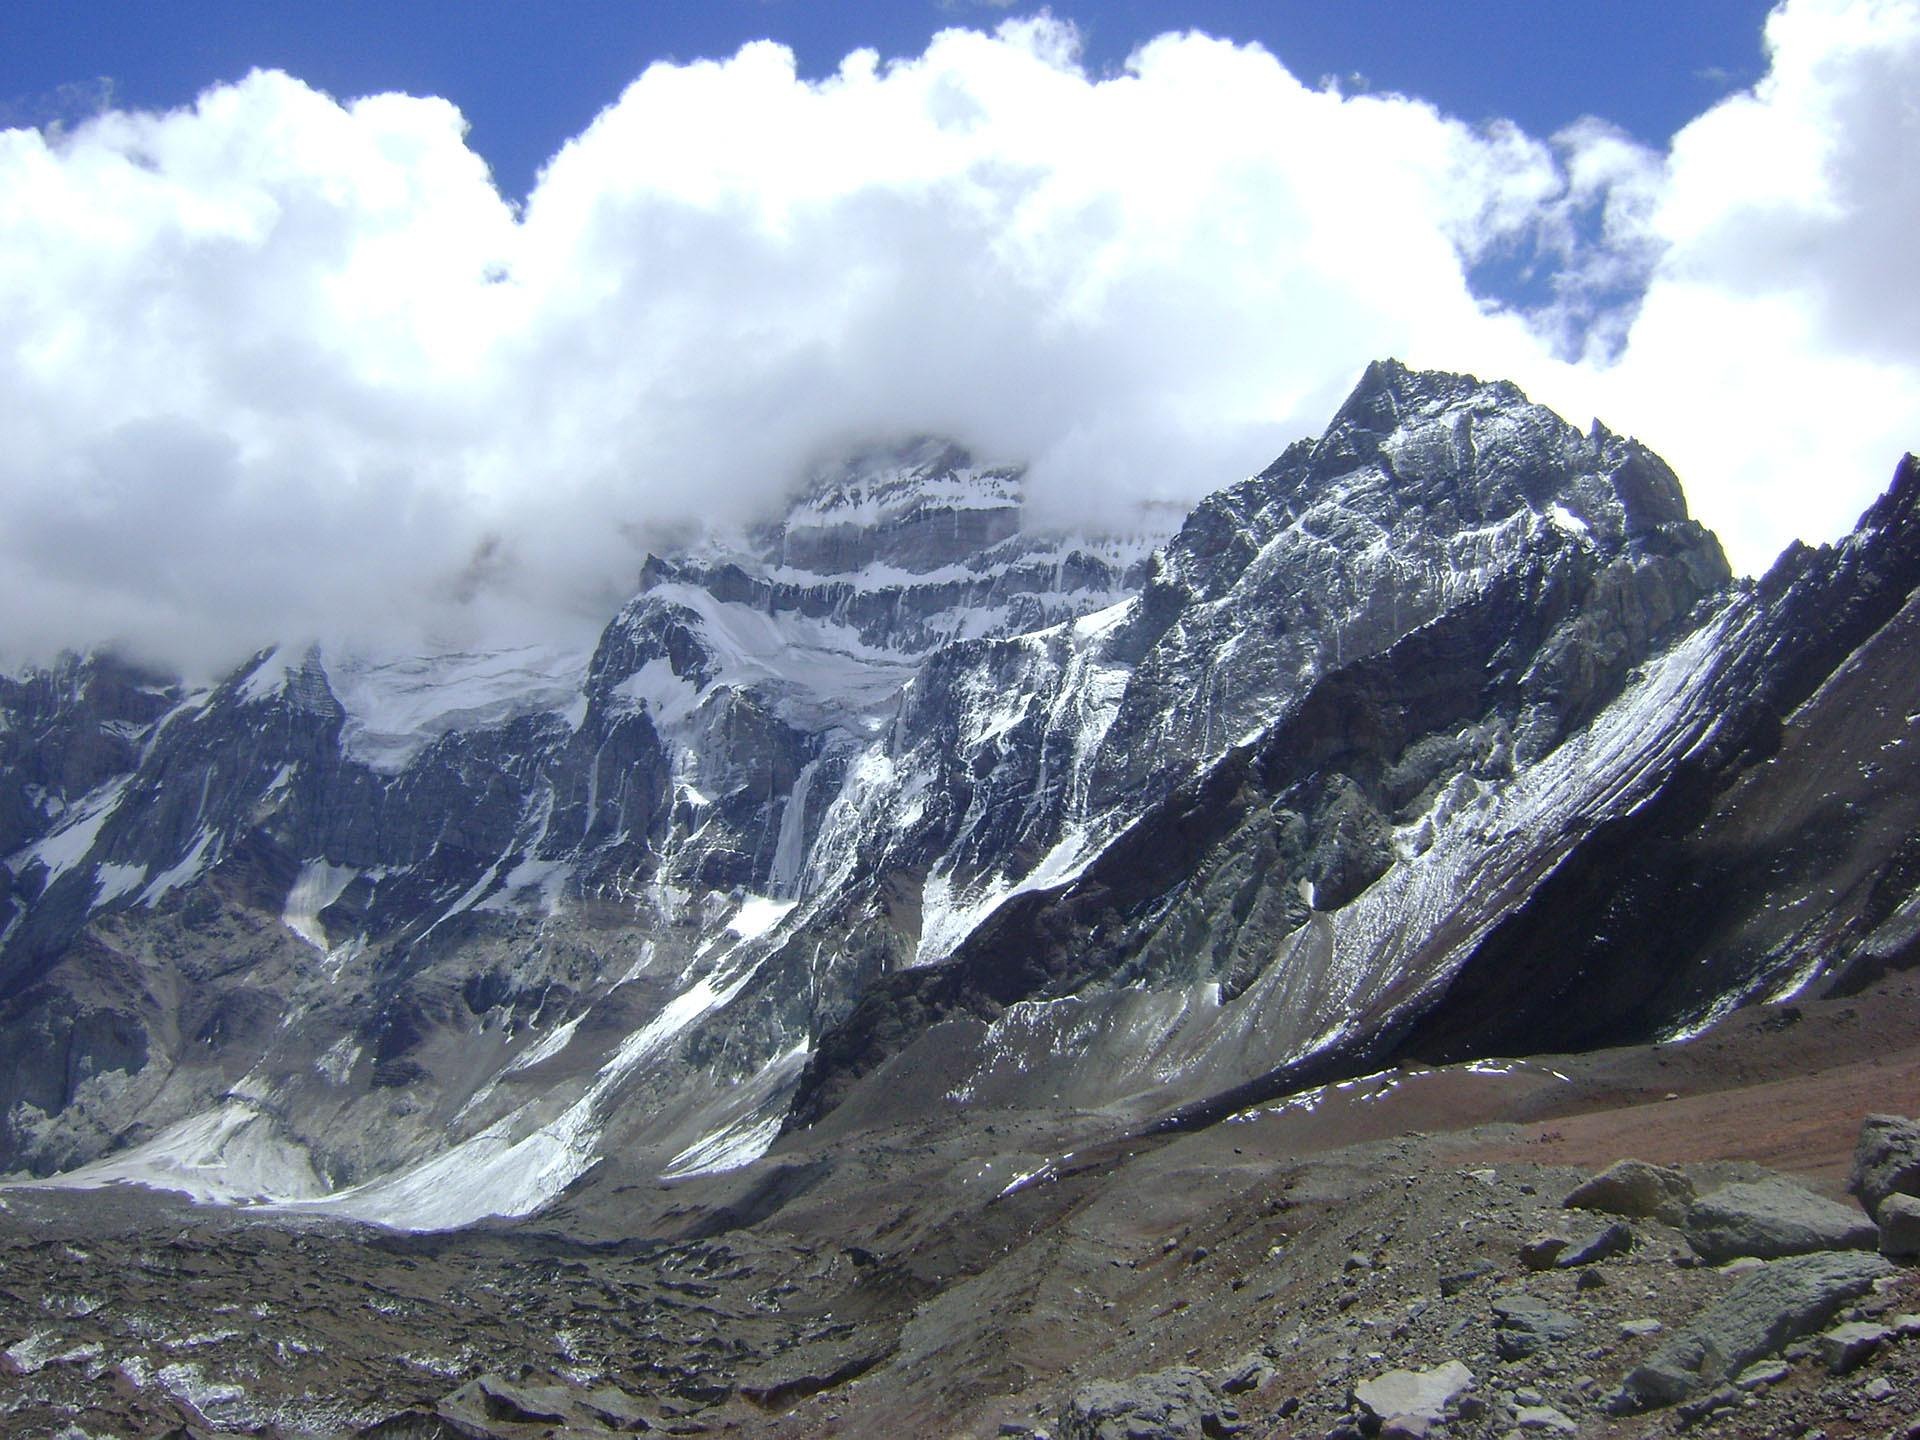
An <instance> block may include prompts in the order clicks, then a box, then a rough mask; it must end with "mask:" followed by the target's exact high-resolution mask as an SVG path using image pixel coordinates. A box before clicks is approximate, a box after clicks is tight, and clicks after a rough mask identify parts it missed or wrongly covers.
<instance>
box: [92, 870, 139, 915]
mask: <svg viewBox="0 0 1920 1440" xmlns="http://www.w3.org/2000/svg"><path fill="white" fill-rule="evenodd" d="M146 881H147V867H146V866H144V865H116V864H114V863H113V862H112V861H108V862H107V863H105V864H103V865H101V866H100V867H99V868H98V869H96V870H95V871H94V872H93V883H94V885H95V887H96V888H95V892H94V896H93V903H94V904H95V905H96V906H98V905H110V904H112V903H113V902H114V901H115V900H118V899H119V898H120V897H121V896H122V895H126V894H130V893H131V892H133V891H135V890H138V889H139V888H140V887H141V886H142V885H144V884H146Z"/></svg>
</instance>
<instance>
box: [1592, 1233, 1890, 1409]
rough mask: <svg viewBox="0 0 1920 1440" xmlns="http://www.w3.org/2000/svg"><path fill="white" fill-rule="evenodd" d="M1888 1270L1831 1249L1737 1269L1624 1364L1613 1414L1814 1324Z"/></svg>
mask: <svg viewBox="0 0 1920 1440" xmlns="http://www.w3.org/2000/svg"><path fill="white" fill-rule="evenodd" d="M1893 1273H1894V1269H1893V1266H1891V1265H1889V1264H1888V1263H1887V1262H1886V1261H1885V1260H1883V1259H1881V1258H1880V1257H1879V1256H1878V1255H1872V1254H1864V1253H1857V1252H1834V1253H1828V1254H1821V1255H1798V1256H1795V1257H1793V1258H1792V1259H1787V1260H1775V1261H1773V1262H1772V1263H1771V1264H1767V1265H1762V1266H1761V1267H1760V1268H1759V1269H1757V1270H1755V1271H1754V1272H1753V1273H1752V1274H1750V1275H1746V1276H1743V1277H1742V1278H1741V1279H1740V1281H1739V1282H1738V1283H1737V1284H1736V1285H1734V1287H1733V1288H1732V1289H1731V1290H1729V1291H1728V1292H1727V1293H1726V1294H1725V1295H1724V1296H1722V1297H1721V1299H1720V1301H1719V1303H1717V1304H1716V1305H1714V1306H1713V1307H1712V1308H1711V1309H1709V1310H1708V1311H1707V1312H1706V1314H1704V1315H1702V1316H1701V1317H1700V1318H1699V1319H1698V1320H1696V1321H1695V1322H1694V1323H1693V1324H1692V1325H1690V1326H1688V1327H1687V1329H1685V1330H1683V1331H1682V1332H1680V1333H1679V1334H1678V1335H1676V1336H1674V1337H1673V1339H1671V1340H1669V1341H1668V1342H1667V1343H1666V1344H1664V1345H1662V1346H1661V1347H1660V1348H1659V1349H1658V1350H1656V1351H1654V1353H1653V1354H1652V1355H1651V1356H1650V1357H1648V1359H1647V1360H1646V1361H1645V1363H1643V1364H1641V1365H1638V1366H1635V1367H1634V1369H1633V1370H1631V1371H1629V1372H1628V1374H1627V1377H1626V1379H1625V1380H1623V1381H1622V1382H1621V1384H1620V1388H1619V1390H1617V1391H1616V1392H1615V1393H1614V1394H1613V1395H1612V1396H1611V1397H1610V1398H1609V1400H1608V1402H1607V1408H1608V1409H1609V1410H1610V1411H1612V1412H1613V1413H1614V1414H1617V1415H1621V1414H1632V1413H1634V1412H1635V1411H1638V1410H1652V1409H1656V1408H1658V1407H1660V1406H1664V1405H1674V1404H1677V1403H1679V1402H1680V1401H1682V1400H1685V1399H1687V1398H1688V1397H1690V1396H1693V1395H1696V1394H1699V1393H1701V1392H1705V1391H1711V1390H1713V1389H1714V1387H1716V1386H1718V1385H1719V1384H1720V1383H1721V1382H1722V1381H1723V1380H1725V1379H1726V1378H1727V1377H1729V1376H1733V1375H1738V1374H1740V1373H1741V1372H1742V1371H1744V1370H1746V1369H1747V1367H1748V1366H1750V1365H1752V1364H1754V1363H1755V1362H1756V1361H1759V1360H1763V1359H1765V1358H1766V1357H1767V1356H1769V1355H1773V1354H1776V1353H1777V1352H1778V1351H1779V1350H1780V1349H1781V1348H1782V1347H1783V1346H1785V1345H1787V1344H1788V1343H1790V1342H1791V1341H1794V1340H1798V1339H1800V1338H1801V1337H1802V1336H1806V1335H1811V1334H1813V1333H1814V1332H1815V1331H1817V1330H1819V1329H1820V1328H1821V1326H1823V1325H1825V1324H1826V1323H1827V1322H1828V1321H1829V1320H1831V1319H1832V1318H1833V1316H1834V1313H1835V1312H1836V1311H1837V1310H1839V1308H1840V1307H1841V1306H1842V1305H1845V1304H1846V1303H1847V1302H1848V1301H1849V1300H1855V1299H1858V1298H1859V1297H1860V1296H1862V1295H1864V1294H1866V1293H1867V1292H1868V1291H1869V1290H1871V1289H1872V1288H1873V1282H1874V1281H1876V1280H1878V1279H1880V1278H1881V1277H1883V1276H1886V1275H1891V1274H1893Z"/></svg>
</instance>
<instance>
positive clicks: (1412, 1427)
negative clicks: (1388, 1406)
mask: <svg viewBox="0 0 1920 1440" xmlns="http://www.w3.org/2000/svg"><path fill="white" fill-rule="evenodd" d="M1432 1434H1433V1422H1432V1421H1431V1420H1429V1419H1427V1417H1426V1416H1424V1415H1391V1416H1388V1417H1387V1419H1385V1420H1383V1421H1382V1422H1381V1423H1380V1432H1379V1435H1378V1440H1429V1437H1431V1436H1432Z"/></svg>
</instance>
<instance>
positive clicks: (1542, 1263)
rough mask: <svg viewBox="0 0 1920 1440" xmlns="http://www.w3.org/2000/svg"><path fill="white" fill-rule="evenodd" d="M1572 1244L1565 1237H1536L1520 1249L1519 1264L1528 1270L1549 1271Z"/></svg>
mask: <svg viewBox="0 0 1920 1440" xmlns="http://www.w3.org/2000/svg"><path fill="white" fill-rule="evenodd" d="M1572 1243H1573V1242H1572V1241H1571V1240H1569V1239H1568V1238H1567V1237H1566V1236H1565V1235H1536V1236H1534V1238H1533V1239H1531V1240H1529V1241H1528V1242H1527V1243H1526V1244H1524V1245H1522V1246H1521V1247H1520V1263H1521V1264H1522V1265H1524V1266H1526V1267H1527V1269H1529V1270H1551V1269H1552V1268H1553V1262H1554V1261H1556V1260H1558V1259H1559V1258H1560V1252H1561V1251H1562V1250H1565V1249H1566V1248H1567V1246H1569V1245H1571V1244H1572Z"/></svg>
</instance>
